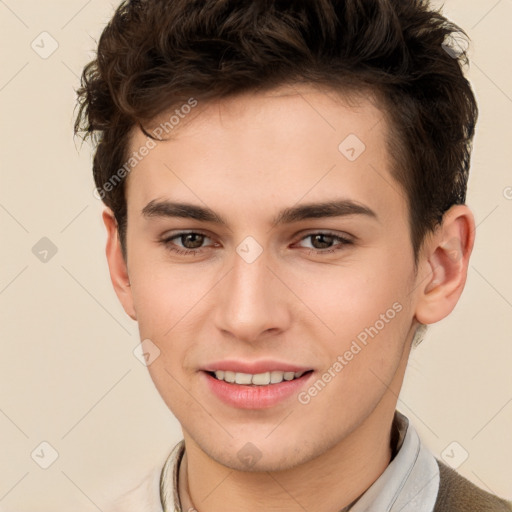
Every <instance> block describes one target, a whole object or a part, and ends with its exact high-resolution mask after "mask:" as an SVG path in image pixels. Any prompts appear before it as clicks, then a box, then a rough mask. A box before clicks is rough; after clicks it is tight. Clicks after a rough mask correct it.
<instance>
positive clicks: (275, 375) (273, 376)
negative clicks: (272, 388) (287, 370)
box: [270, 372, 284, 384]
mask: <svg viewBox="0 0 512 512" xmlns="http://www.w3.org/2000/svg"><path fill="white" fill-rule="evenodd" d="M283 375H284V373H283V372H270V383H271V384H279V382H282V381H283Z"/></svg>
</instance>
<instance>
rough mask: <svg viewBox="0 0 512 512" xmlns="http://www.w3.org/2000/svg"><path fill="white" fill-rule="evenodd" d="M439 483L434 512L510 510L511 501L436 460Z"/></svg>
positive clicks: (504, 511) (497, 511)
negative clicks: (481, 487) (489, 491)
mask: <svg viewBox="0 0 512 512" xmlns="http://www.w3.org/2000/svg"><path fill="white" fill-rule="evenodd" d="M437 464H438V465H439V473H440V483H439V493H438V495H437V501H436V505H435V507H434V512H511V511H512V503H510V502H508V501H505V500H503V499H501V498H498V497H497V496H494V495H493V494H490V493H488V492H486V491H484V490H482V489H480V488H479V487H477V486H476V485H474V484H473V483H471V482H470V481H469V480H467V479H466V478H464V477H463V476H461V475H459V474H458V473H457V472H456V471H454V470H453V469H452V468H450V467H449V466H447V465H446V464H444V463H442V462H441V461H439V460H438V461H437Z"/></svg>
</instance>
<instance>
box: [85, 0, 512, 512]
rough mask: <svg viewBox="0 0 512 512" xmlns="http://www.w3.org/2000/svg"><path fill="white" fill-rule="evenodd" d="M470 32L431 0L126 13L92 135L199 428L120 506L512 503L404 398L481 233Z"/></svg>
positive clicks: (141, 286)
mask: <svg viewBox="0 0 512 512" xmlns="http://www.w3.org/2000/svg"><path fill="white" fill-rule="evenodd" d="M458 36H460V31H459V29H458V28H457V27H456V26H455V25H453V24H451V23H449V22H448V21H447V20H446V19H445V18H444V17H443V16H442V15H441V14H440V13H438V12H436V11H434V10H433V9H432V8H431V7H430V6H429V5H428V2H427V1H422V0H308V1H295V2H282V1H277V0H265V1H264V0H257V1H254V0H252V1H238V2H231V1H229V0H209V1H207V2H199V1H192V0H174V1H163V0H137V1H136V0H132V1H126V2H123V4H122V5H121V6H120V7H119V8H118V10H117V12H116V13H115V15H114V17H113V19H112V20H111V22H110V23H109V25H108V26H107V27H106V29H105V30H104V32H103V35H102V37H101V40H100V42H99V46H98V56H97V59H96V60H95V61H93V62H92V63H91V64H89V66H88V67H87V68H86V69H85V71H84V75H83V86H82V89H81V90H80V92H79V95H80V101H81V109H80V113H79V116H78V118H77V124H76V130H77V131H80V130H85V131H86V132H87V133H90V134H95V135H98V136H99V137H98V142H99V143H98V146H97V149H96V153H95V159H94V177H95V182H96V186H97V192H98V195H99V197H100V198H101V199H102V200H103V201H104V203H105V205H106V206H107V208H106V209H105V211H104V214H103V219H104V222H105V225H106V227H107V231H108V242H107V258H108V264H109V268H110V274H111V277H112V282H113V285H114V288H115V291H116V293H117V295H118V297H119V300H120V301H121V303H122V305H123V307H124V309H125V311H126V312H127V314H128V315H130V316H131V317H132V318H133V319H134V320H136V321H137V322H138V325H139V330H140V336H141V340H143V341H142V346H143V347H142V348H143V351H144V353H145V357H146V359H147V363H148V368H149V371H150V374H151V377H152V379H153V381H154V383H155V385H156V387H157V389H158V391H159V393H160V394H161V396H162V398H163V400H164V401H165V403H166V404H167V405H168V407H169V409H170V410H171V411H172V412H173V414H174V415H175V416H176V418H177V419H178V420H179V422H180V424H181V426H182V430H183V437H184V441H182V442H181V443H180V444H179V445H178V446H177V447H176V448H175V449H174V450H173V451H172V453H171V454H170V455H169V458H168V459H167V461H166V463H165V465H164V467H162V468H157V470H156V471H155V472H154V474H152V475H150V477H149V478H148V479H147V480H146V481H145V482H143V483H142V484H141V485H140V486H139V487H137V488H136V489H133V490H131V491H130V492H128V493H127V494H126V495H125V496H124V497H122V498H121V499H120V500H119V501H118V503H117V508H115V510H122V511H123V512H126V511H132V510H133V511H142V510H147V511H148V512H149V511H152V512H154V511H162V510H163V511H183V512H185V511H193V510H197V511H199V512H219V511H223V512H239V511H248V512H253V511H257V510H258V511H259V510H267V511H276V512H277V511H305V510H307V511H314V512H337V511H340V510H343V511H345V510H351V511H352V512H362V511H376V512H382V511H397V512H398V511H402V512H405V511H415V512H418V511H420V512H431V511H435V512H440V511H450V512H454V511H506V510H508V511H510V510H512V507H511V506H510V504H508V503H507V502H505V501H504V500H501V499H499V498H498V497H495V496H492V495H490V494H488V493H487V492H485V491H483V490H480V489H479V488H477V487H476V486H474V485H473V484H471V483H470V482H468V481H467V480H465V479H464V478H462V477H461V476H459V475H457V474H456V473H455V472H453V471H452V470H451V469H449V468H448V467H447V466H445V465H444V464H443V463H441V462H440V461H438V460H436V459H435V458H434V456H433V455H432V454H431V453H430V452H429V451H428V450H427V449H426V448H425V446H423V445H422V443H421V441H420V439H419V438H418V435H417V433H416V432H415V430H414V428H413V426H412V425H411V424H409V422H408V420H407V418H406V417H405V416H403V415H402V414H400V413H399V412H398V411H396V409H395V408H396V403H397V397H398V394H399V391H400V387H401V384H402V381H403V378H404V373H405V370H406V365H407V360H408V356H409V353H410V350H411V346H412V345H413V344H414V342H415V340H416V341H417V339H418V336H420V335H421V332H422V331H423V330H424V327H425V326H426V325H428V324H432V323H435V322H438V321H439V320H441V319H443V318H444V317H446V316H447V315H448V314H449V313H450V312H451V311H452V309H453V308H454V306H455V305H456V303H457V301H458V299H459V297H460V295H461V293H462V290H463V288H464V284H465V281H466V275H467V268H468V261H469V257H470V254H471V250H472V247H473V241H474V233H475V223H474V219H473V216H472V214H471V212H470V210H469V209H468V208H467V207H466V206H465V205H464V202H465V193H466V183H467V178H468V170H469V159H470V149H471V141H472V138H473V133H474V126H475V122H476V117H477V107H476V103H475V98H474V96H473V93H472V91H471V87H470V85H469V84H468V82H467V80H466V79H465V78H464V76H463V72H462V64H463V63H464V62H465V60H466V56H465V53H464V51H463V50H462V48H461V47H460V46H459V45H458V44H457V42H456V41H457V39H456V37H458Z"/></svg>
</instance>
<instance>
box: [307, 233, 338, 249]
mask: <svg viewBox="0 0 512 512" xmlns="http://www.w3.org/2000/svg"><path fill="white" fill-rule="evenodd" d="M310 237H311V245H312V246H313V248H314V249H328V248H329V247H330V246H331V244H332V243H333V241H334V239H335V237H334V236H332V235H326V234H323V233H318V234H316V235H310Z"/></svg>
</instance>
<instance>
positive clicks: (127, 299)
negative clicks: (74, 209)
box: [102, 208, 137, 320]
mask: <svg viewBox="0 0 512 512" xmlns="http://www.w3.org/2000/svg"><path fill="white" fill-rule="evenodd" d="M102 216H103V222H104V223H105V227H106V228H107V245H106V249H105V252H106V256H107V262H108V268H109V272H110V279H111V281H112V285H113V286H114V291H115V292H116V295H117V297H118V299H119V301H120V302H121V304H122V306H123V308H124V310H125V311H126V314H127V315H129V316H130V317H131V318H132V319H133V320H137V316H136V313H135V308H134V305H133V297H132V290H131V284H130V278H129V275H128V267H127V264H126V261H125V259H124V256H123V253H122V250H121V242H120V240H119V231H118V225H117V221H116V218H115V216H114V213H113V212H112V210H111V209H110V208H105V210H104V211H103V215H102Z"/></svg>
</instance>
